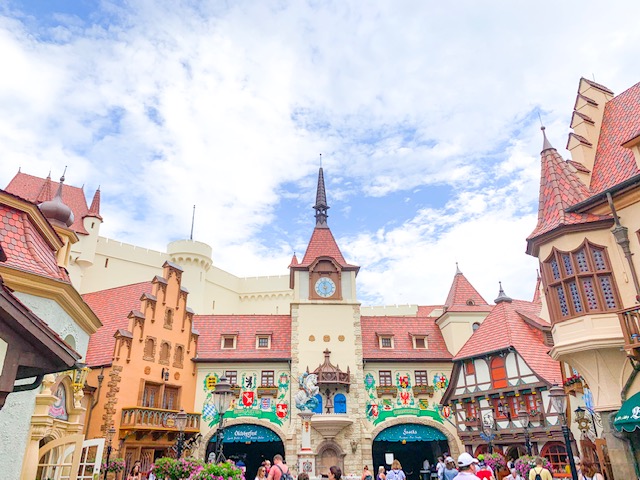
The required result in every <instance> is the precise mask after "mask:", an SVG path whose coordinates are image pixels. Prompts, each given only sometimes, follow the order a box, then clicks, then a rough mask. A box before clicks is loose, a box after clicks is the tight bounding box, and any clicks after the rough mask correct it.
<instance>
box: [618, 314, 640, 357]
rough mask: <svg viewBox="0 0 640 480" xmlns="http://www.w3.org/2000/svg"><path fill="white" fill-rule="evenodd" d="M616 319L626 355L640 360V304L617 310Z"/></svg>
mask: <svg viewBox="0 0 640 480" xmlns="http://www.w3.org/2000/svg"><path fill="white" fill-rule="evenodd" d="M618 319H619V320H620V327H621V328H622V335H623V337H624V349H625V351H626V352H627V355H628V356H629V357H632V358H634V359H635V360H640V306H635V307H632V308H627V309H626V310H622V311H621V312H618Z"/></svg>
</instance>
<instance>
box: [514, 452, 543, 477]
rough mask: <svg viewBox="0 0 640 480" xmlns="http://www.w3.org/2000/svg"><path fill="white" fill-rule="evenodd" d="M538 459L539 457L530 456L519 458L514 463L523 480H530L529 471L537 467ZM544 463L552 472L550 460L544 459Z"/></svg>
mask: <svg viewBox="0 0 640 480" xmlns="http://www.w3.org/2000/svg"><path fill="white" fill-rule="evenodd" d="M536 458H537V457H534V456H530V455H523V456H521V457H520V458H518V459H517V460H516V461H515V462H514V468H515V469H516V472H518V473H519V474H520V476H521V477H522V478H529V470H531V469H532V468H534V467H535V466H536ZM542 461H543V464H542V466H543V467H544V468H546V469H547V470H549V471H550V472H551V471H552V470H551V463H550V462H549V460H547V459H546V458H544V457H542Z"/></svg>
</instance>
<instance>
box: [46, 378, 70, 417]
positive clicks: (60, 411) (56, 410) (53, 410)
mask: <svg viewBox="0 0 640 480" xmlns="http://www.w3.org/2000/svg"><path fill="white" fill-rule="evenodd" d="M55 396H56V397H57V400H56V401H55V403H54V404H53V405H51V406H50V407H49V416H50V417H53V418H57V419H59V420H65V421H66V420H69V414H68V413H67V391H66V390H65V388H64V385H63V384H62V383H60V384H59V385H58V388H57V390H56V393H55Z"/></svg>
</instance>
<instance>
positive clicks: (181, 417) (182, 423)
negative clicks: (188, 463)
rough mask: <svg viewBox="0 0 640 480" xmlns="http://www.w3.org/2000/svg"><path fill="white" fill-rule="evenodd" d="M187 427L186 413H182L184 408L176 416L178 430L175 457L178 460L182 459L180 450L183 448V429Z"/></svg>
mask: <svg viewBox="0 0 640 480" xmlns="http://www.w3.org/2000/svg"><path fill="white" fill-rule="evenodd" d="M186 426H187V413H186V412H185V411H184V408H181V409H180V411H179V412H178V413H177V414H176V427H177V428H178V432H180V433H178V448H177V451H176V456H177V457H178V460H180V458H182V449H183V448H184V429H185V428H186Z"/></svg>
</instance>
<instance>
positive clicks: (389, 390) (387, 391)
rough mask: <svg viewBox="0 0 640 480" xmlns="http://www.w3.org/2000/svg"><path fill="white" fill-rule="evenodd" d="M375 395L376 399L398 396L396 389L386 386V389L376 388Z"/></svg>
mask: <svg viewBox="0 0 640 480" xmlns="http://www.w3.org/2000/svg"><path fill="white" fill-rule="evenodd" d="M376 393H377V394H378V397H381V396H382V395H393V397H397V396H398V387H394V386H388V387H376Z"/></svg>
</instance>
